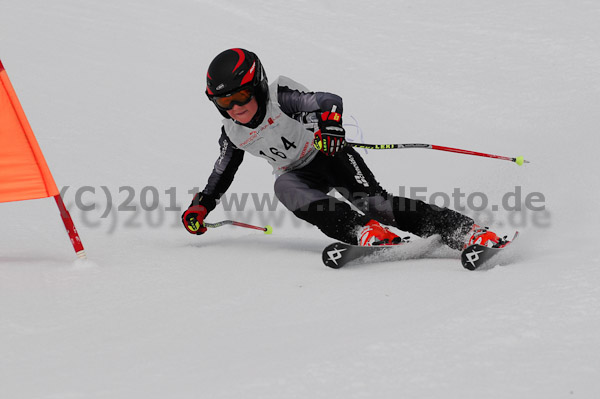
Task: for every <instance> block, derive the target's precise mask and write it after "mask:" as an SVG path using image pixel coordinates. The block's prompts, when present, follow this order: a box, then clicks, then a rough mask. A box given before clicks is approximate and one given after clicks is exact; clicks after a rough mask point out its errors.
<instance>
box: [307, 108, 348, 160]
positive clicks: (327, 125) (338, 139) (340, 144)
mask: <svg viewBox="0 0 600 399" xmlns="http://www.w3.org/2000/svg"><path fill="white" fill-rule="evenodd" d="M335 108H336V107H335V105H334V106H333V108H332V110H331V111H325V112H323V113H322V114H321V118H320V119H319V130H317V131H316V132H315V140H314V145H315V148H316V149H317V150H319V151H321V152H322V153H323V154H325V155H329V156H333V155H335V154H336V153H338V152H339V151H340V150H341V149H342V148H344V146H345V145H346V131H345V130H344V128H343V126H342V115H341V114H338V113H337V112H335Z"/></svg>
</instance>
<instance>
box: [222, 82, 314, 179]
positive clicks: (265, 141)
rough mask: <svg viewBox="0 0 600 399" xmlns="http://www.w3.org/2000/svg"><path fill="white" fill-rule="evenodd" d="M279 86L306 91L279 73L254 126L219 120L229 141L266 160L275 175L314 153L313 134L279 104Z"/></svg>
mask: <svg viewBox="0 0 600 399" xmlns="http://www.w3.org/2000/svg"><path fill="white" fill-rule="evenodd" d="M279 85H285V86H287V87H290V88H291V89H297V90H300V91H303V92H308V89H306V88H305V87H304V86H302V85H300V84H298V83H296V82H294V81H293V80H291V79H289V78H286V77H283V76H281V77H279V78H278V79H277V80H276V81H275V82H274V83H272V84H271V85H270V87H269V101H268V102H267V111H266V115H265V118H264V120H263V122H262V123H261V124H260V125H259V126H258V127H257V128H255V129H252V128H249V127H246V126H242V125H239V124H237V123H235V122H234V121H233V120H231V119H224V120H223V126H224V127H225V133H226V134H227V137H229V139H230V140H231V142H232V143H233V144H234V145H235V146H236V147H237V148H239V149H241V150H244V151H247V152H249V153H250V154H252V155H254V156H257V157H261V158H264V159H266V160H267V162H269V163H270V164H271V166H273V173H274V174H276V175H281V174H283V173H285V172H288V171H290V170H294V169H298V168H301V167H302V166H305V165H307V164H308V163H309V162H310V161H311V160H312V159H313V158H314V157H315V155H316V154H317V152H318V150H317V149H316V148H315V147H314V144H313V140H314V133H313V132H312V131H310V130H308V129H307V127H308V126H305V125H304V124H303V123H301V122H299V121H297V120H295V119H293V118H290V117H289V116H287V115H286V114H285V113H284V112H283V111H282V110H281V108H280V107H279V104H278V102H277V88H278V86H279ZM312 127H313V128H314V126H312Z"/></svg>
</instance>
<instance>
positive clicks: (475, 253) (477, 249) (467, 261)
mask: <svg viewBox="0 0 600 399" xmlns="http://www.w3.org/2000/svg"><path fill="white" fill-rule="evenodd" d="M518 235H519V232H518V231H517V232H515V235H514V236H513V238H512V240H510V241H508V242H507V243H506V244H505V245H504V246H502V247H500V248H489V247H485V246H483V245H479V244H474V245H469V246H468V247H467V248H465V249H464V250H463V251H462V253H461V255H460V261H461V263H462V265H463V267H464V268H465V269H468V270H476V269H479V268H480V267H482V266H484V265H486V264H487V263H489V262H490V261H491V260H494V261H498V260H499V259H498V258H497V255H498V254H500V253H501V252H502V251H504V250H505V249H506V248H507V247H508V246H510V245H511V243H513V242H514V241H515V239H516V238H517V237H518Z"/></svg>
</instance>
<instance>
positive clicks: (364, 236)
mask: <svg viewBox="0 0 600 399" xmlns="http://www.w3.org/2000/svg"><path fill="white" fill-rule="evenodd" d="M401 242H402V238H400V237H398V236H397V235H396V234H394V233H392V232H391V231H390V230H389V229H387V228H386V227H383V226H382V225H380V224H379V222H378V221H376V220H369V222H368V223H367V224H366V225H365V226H364V227H363V228H362V229H361V230H360V232H359V233H358V245H361V246H363V247H371V246H373V245H396V244H400V243H401Z"/></svg>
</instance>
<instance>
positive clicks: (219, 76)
mask: <svg viewBox="0 0 600 399" xmlns="http://www.w3.org/2000/svg"><path fill="white" fill-rule="evenodd" d="M245 87H248V88H251V89H252V91H253V93H254V96H255V98H256V100H257V101H258V106H259V110H263V111H264V109H265V108H266V102H267V96H268V93H269V87H268V81H267V75H266V74H265V70H264V69H263V66H262V64H261V62H260V60H259V59H258V57H257V56H256V54H254V53H253V52H251V51H248V50H244V49H242V48H232V49H229V50H225V51H223V52H222V53H221V54H219V55H217V56H216V57H215V58H214V59H213V60H212V62H211V63H210V66H209V67H208V72H207V73H206V95H207V96H208V98H209V99H210V100H211V101H212V98H213V97H221V96H224V95H227V94H228V93H233V92H235V91H237V90H240V89H241V88H245ZM217 109H218V110H219V112H220V113H221V115H223V116H224V117H225V118H229V115H227V112H226V111H224V110H222V109H220V108H219V107H217Z"/></svg>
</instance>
